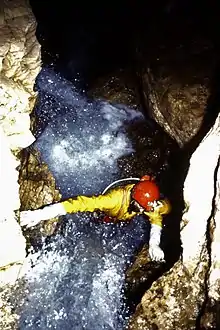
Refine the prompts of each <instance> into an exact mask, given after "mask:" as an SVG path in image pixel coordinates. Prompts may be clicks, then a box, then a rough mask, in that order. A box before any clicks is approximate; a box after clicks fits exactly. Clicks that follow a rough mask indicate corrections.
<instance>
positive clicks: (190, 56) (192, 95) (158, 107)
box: [139, 32, 216, 147]
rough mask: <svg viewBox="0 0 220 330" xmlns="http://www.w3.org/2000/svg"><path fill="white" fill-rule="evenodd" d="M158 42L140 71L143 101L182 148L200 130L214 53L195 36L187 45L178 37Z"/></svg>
mask: <svg viewBox="0 0 220 330" xmlns="http://www.w3.org/2000/svg"><path fill="white" fill-rule="evenodd" d="M192 33H193V32H192ZM190 40H192V41H190ZM155 42H156V41H155ZM158 42H159V43H160V44H159V45H160V46H159V45H158V46H156V47H155V48H153V47H152V48H153V50H151V52H154V53H153V54H151V55H149V57H150V58H149V59H148V64H146V61H145V60H144V59H143V64H142V65H141V69H140V70H139V77H140V81H141V84H142V89H143V100H144V103H145V105H146V107H147V109H148V113H149V115H150V116H151V117H152V118H153V119H155V120H156V121H157V122H158V124H159V125H160V126H161V127H163V128H164V129H165V131H166V132H167V133H168V134H170V136H172V137H173V138H174V139H175V140H176V141H177V143H178V144H179V146H180V147H183V146H185V145H186V144H187V143H188V142H189V141H190V140H191V139H192V138H193V137H194V136H195V134H196V133H197V132H198V131H199V129H200V127H201V125H202V121H203V118H204V115H205V114H206V105H207V100H208V97H209V96H210V90H211V89H212V87H211V84H210V81H211V80H213V72H215V71H216V70H215V68H214V65H213V63H215V53H214V52H213V45H212V43H211V42H210V41H209V40H205V37H204V40H200V39H199V37H198V36H196V35H195V36H194V35H193V37H192V36H191V37H190V38H189V40H188V42H187V41H186V40H182V39H181V36H179V37H177V40H175V41H173V43H171V44H169V42H168V45H167V44H166V41H163V40H161V39H159V40H158ZM144 52H145V51H143V55H141V56H143V58H144V54H145V53H144ZM198 59H199V60H198ZM210 87H211V88H210ZM211 93H212V91H211Z"/></svg>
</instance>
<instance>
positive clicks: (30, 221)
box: [20, 210, 42, 228]
mask: <svg viewBox="0 0 220 330" xmlns="http://www.w3.org/2000/svg"><path fill="white" fill-rule="evenodd" d="M41 213H42V210H33V211H21V212H20V225H21V226H22V227H23V226H26V227H27V228H30V227H33V226H36V225H37V224H38V223H39V222H41V221H42V219H41Z"/></svg>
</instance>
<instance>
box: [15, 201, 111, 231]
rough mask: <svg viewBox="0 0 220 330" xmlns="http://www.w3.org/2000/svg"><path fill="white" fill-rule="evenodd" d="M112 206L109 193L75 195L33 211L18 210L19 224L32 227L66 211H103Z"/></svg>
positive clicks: (64, 213)
mask: <svg viewBox="0 0 220 330" xmlns="http://www.w3.org/2000/svg"><path fill="white" fill-rule="evenodd" d="M113 206H114V200H113V199H112V198H111V196H109V195H100V196H91V197H87V196H77V197H75V198H70V199H68V200H65V201H62V202H59V203H56V204H52V205H47V206H44V207H43V208H41V209H37V210H33V211H22V212H20V224H21V226H27V228H28V227H33V226H35V225H37V224H38V223H39V222H41V221H43V220H48V219H51V218H55V217H58V216H61V215H66V214H67V213H76V212H93V211H95V210H100V211H104V210H106V209H111V208H112V207H113Z"/></svg>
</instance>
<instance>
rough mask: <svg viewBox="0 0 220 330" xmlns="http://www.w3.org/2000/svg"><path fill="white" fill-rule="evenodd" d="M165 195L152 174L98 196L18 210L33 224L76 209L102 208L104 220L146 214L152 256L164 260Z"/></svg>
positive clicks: (22, 219) (23, 222) (167, 205)
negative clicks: (162, 244) (162, 245)
mask: <svg viewBox="0 0 220 330" xmlns="http://www.w3.org/2000/svg"><path fill="white" fill-rule="evenodd" d="M170 210H171V206H170V203H169V201H168V200H167V199H160V190H159V188H158V186H157V184H156V182H155V180H154V178H152V177H150V176H148V175H145V176H143V177H142V178H141V179H140V180H139V181H138V182H137V183H135V184H127V185H125V186H119V187H116V188H112V189H110V190H109V191H107V192H106V193H104V194H102V195H98V196H76V197H73V198H69V199H67V200H64V201H61V202H58V203H55V204H51V205H46V206H44V207H43V208H40V209H37V210H28V211H21V212H20V224H21V226H26V227H27V228H28V227H32V226H35V225H36V224H38V223H39V222H41V221H43V220H48V219H51V218H54V217H57V216H63V215H66V214H70V213H77V212H95V211H100V212H103V214H104V216H102V220H103V221H105V222H117V221H129V220H131V219H132V218H134V217H135V216H136V215H139V214H143V215H146V216H147V217H148V219H149V222H150V224H151V229H150V240H149V254H150V257H151V259H152V260H154V261H158V262H163V261H164V253H163V251H162V249H161V248H160V238H161V231H162V223H163V216H164V215H167V214H168V213H170Z"/></svg>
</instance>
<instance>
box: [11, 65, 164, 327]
mask: <svg viewBox="0 0 220 330" xmlns="http://www.w3.org/2000/svg"><path fill="white" fill-rule="evenodd" d="M36 88H37V89H38V91H39V98H38V104H37V106H36V109H35V112H36V115H37V116H38V119H39V120H38V127H37V137H38V138H37V141H36V143H35V144H34V147H35V148H37V149H38V150H39V151H40V153H41V157H42V160H43V161H45V162H46V163H47V164H48V166H49V169H50V170H51V172H52V174H53V175H54V177H55V179H56V182H57V186H58V188H59V190H60V192H61V193H62V196H63V198H68V197H71V196H74V195H78V194H88V195H91V194H100V193H102V191H103V189H104V188H105V187H106V186H107V185H108V184H110V183H111V182H112V181H114V180H117V179H120V178H125V177H140V176H141V175H143V174H145V173H146V172H151V173H155V172H156V173H157V174H161V173H163V172H164V171H166V169H167V166H168V160H167V159H168V155H169V146H168V144H167V142H166V138H165V137H164V136H162V138H161V139H159V137H160V136H161V133H160V132H159V133H158V131H157V130H156V129H153V130H152V127H150V126H149V125H148V123H147V121H146V119H145V118H144V116H143V114H142V113H141V112H138V111H136V110H133V109H131V108H128V107H126V106H124V105H115V104H110V103H108V102H107V101H104V100H88V99H87V98H86V96H85V95H82V94H80V93H79V92H77V90H76V89H75V88H74V86H73V85H72V84H71V83H70V82H68V81H66V80H65V79H63V78H62V77H61V76H60V75H59V74H56V73H54V71H53V70H52V69H46V68H45V69H43V70H42V71H41V73H40V75H39V77H38V79H37V84H36ZM148 233H149V224H148V222H147V221H146V219H143V218H142V217H136V218H135V219H134V220H133V221H132V222H130V223H124V224H104V223H101V222H100V221H99V219H98V217H95V215H93V214H80V213H78V214H76V215H68V216H66V217H63V225H61V227H60V230H59V232H58V233H57V234H56V235H55V236H54V237H52V238H50V239H49V240H46V241H45V242H44V244H43V247H42V249H40V251H38V252H35V253H30V254H29V256H28V258H27V262H26V265H25V268H24V270H23V271H24V280H25V283H26V284H25V287H26V290H25V293H24V294H23V297H22V299H21V300H20V301H19V302H18V300H19V298H18V297H19V295H18V296H17V297H16V309H17V310H18V312H19V315H20V320H19V329H21V330H25V329H60V330H61V329H62V330H63V329H66V330H68V329H73V330H82V329H85V330H101V329H106V330H110V329H111V330H113V329H114V330H121V329H124V327H125V324H126V317H127V316H128V315H129V311H128V309H127V306H126V301H125V299H124V295H123V286H124V277H125V270H126V268H127V267H128V265H129V262H130V261H131V259H132V256H133V255H134V253H135V251H136V250H137V249H138V248H139V247H140V246H141V245H142V244H143V243H144V242H146V241H147V239H148Z"/></svg>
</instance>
